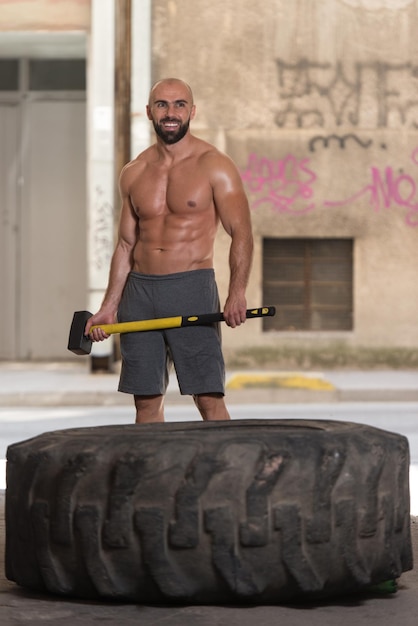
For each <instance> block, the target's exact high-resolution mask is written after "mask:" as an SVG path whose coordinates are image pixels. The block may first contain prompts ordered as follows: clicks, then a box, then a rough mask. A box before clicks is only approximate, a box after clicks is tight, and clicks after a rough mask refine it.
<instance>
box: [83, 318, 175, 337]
mask: <svg viewBox="0 0 418 626" xmlns="http://www.w3.org/2000/svg"><path fill="white" fill-rule="evenodd" d="M182 319H183V318H182V317H181V315H178V316H177V317H160V318H157V319H151V320H140V321H136V322H119V323H118V324H96V325H95V326H92V327H91V328H90V331H92V330H93V329H94V328H101V329H102V330H103V331H104V332H105V333H107V334H108V335H114V334H116V333H134V332H138V331H141V330H163V329H164V328H179V327H180V326H181V323H182Z"/></svg>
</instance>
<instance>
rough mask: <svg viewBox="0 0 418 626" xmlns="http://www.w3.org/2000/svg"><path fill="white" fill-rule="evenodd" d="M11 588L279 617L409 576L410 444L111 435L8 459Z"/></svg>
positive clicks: (60, 441) (334, 435) (212, 427)
mask: <svg viewBox="0 0 418 626" xmlns="http://www.w3.org/2000/svg"><path fill="white" fill-rule="evenodd" d="M7 461H8V463H7V491H6V575H7V577H8V578H9V579H10V580H12V581H15V582H16V583H17V584H19V585H21V586H23V587H27V588H30V589H32V590H37V591H49V592H53V593H58V594H63V595H68V596H75V597H81V598H87V599H98V598H112V599H117V600H124V601H126V600H128V601H136V602H141V603H152V604H155V603H162V602H165V603H167V602H168V603H173V602H181V603H195V604H196V603H197V604H213V603H217V604H219V603H221V604H226V603H234V604H237V603H248V602H251V603H264V604H267V603H280V602H283V601H288V600H290V599H292V600H294V599H296V598H299V599H300V598H303V599H306V598H315V597H326V596H331V595H337V594H346V593H349V592H355V591H357V590H360V589H363V588H365V587H367V586H369V585H372V584H377V583H380V582H383V581H385V580H388V579H394V578H397V577H399V576H400V574H401V573H402V572H403V571H406V570H408V569H411V568H412V548H411V536H410V516H409V475H408V472H409V448H408V442H407V439H406V438H405V437H403V436H400V435H397V434H394V433H389V432H386V431H383V430H380V429H376V428H372V427H368V426H363V425H358V424H352V423H346V422H332V421H308V420H307V421H300V420H254V421H232V422H218V423H216V422H211V423H204V422H192V423H174V424H173V423H171V424H156V425H155V424H154V425H153V424H146V425H141V426H138V425H132V426H105V427H96V428H79V429H72V430H62V431H56V432H51V433H46V434H44V435H41V436H39V437H36V438H34V439H31V440H28V441H25V442H21V443H17V444H14V445H12V446H10V447H9V449H8V453H7Z"/></svg>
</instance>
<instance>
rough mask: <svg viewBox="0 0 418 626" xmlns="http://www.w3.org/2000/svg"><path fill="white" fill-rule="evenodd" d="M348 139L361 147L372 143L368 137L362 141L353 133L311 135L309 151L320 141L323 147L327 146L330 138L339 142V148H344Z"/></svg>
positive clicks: (366, 146)
mask: <svg viewBox="0 0 418 626" xmlns="http://www.w3.org/2000/svg"><path fill="white" fill-rule="evenodd" d="M348 139H352V140H353V141H355V142H357V143H358V145H359V146H361V147H362V148H369V147H370V146H371V145H372V143H373V141H372V140H371V139H368V140H367V141H362V140H361V139H360V138H359V137H357V135H353V133H349V134H347V135H328V136H327V137H324V136H321V135H317V136H316V137H312V139H311V140H310V142H309V144H308V145H309V150H310V151H311V152H315V144H317V143H321V144H322V145H323V146H324V148H328V146H329V144H330V143H331V141H332V140H335V141H336V142H337V144H339V146H340V148H341V149H342V150H344V149H345V144H346V143H347V141H348Z"/></svg>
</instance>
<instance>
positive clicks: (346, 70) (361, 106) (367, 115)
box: [275, 59, 418, 129]
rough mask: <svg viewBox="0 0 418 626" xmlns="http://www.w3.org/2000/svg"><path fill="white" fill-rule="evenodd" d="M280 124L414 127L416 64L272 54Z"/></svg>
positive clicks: (416, 117)
mask: <svg viewBox="0 0 418 626" xmlns="http://www.w3.org/2000/svg"><path fill="white" fill-rule="evenodd" d="M276 63H277V70H278V86H279V94H278V96H279V103H280V104H279V108H278V111H277V112H276V116H275V122H276V124H277V126H279V127H281V128H282V127H289V126H290V127H297V128H317V127H326V126H329V125H337V126H342V125H344V126H359V127H363V128H366V127H368V128H376V127H377V128H383V127H391V128H398V127H407V128H413V129H417V128H418V95H417V94H418V65H414V64H412V63H386V62H381V61H375V62H370V63H360V62H359V63H353V64H352V65H349V64H348V63H346V64H343V62H342V61H338V62H337V63H336V64H332V63H316V62H313V61H309V60H308V59H300V60H299V61H298V62H297V63H286V62H285V61H283V60H282V59H277V60H276Z"/></svg>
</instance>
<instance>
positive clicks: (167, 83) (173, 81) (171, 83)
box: [148, 78, 193, 106]
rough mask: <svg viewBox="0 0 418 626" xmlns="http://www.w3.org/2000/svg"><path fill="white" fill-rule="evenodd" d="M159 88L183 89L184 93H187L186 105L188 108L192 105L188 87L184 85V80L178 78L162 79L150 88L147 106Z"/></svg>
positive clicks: (190, 92) (191, 93) (191, 95)
mask: <svg viewBox="0 0 418 626" xmlns="http://www.w3.org/2000/svg"><path fill="white" fill-rule="evenodd" d="M161 87H163V88H164V87H177V88H181V89H183V90H184V92H185V93H187V101H188V103H189V104H190V106H192V105H193V92H192V90H191V88H190V86H189V85H188V84H187V83H185V82H184V80H180V78H163V79H162V80H159V81H157V82H156V83H155V84H154V85H153V86H152V88H151V91H150V94H149V100H148V104H149V105H151V104H152V102H153V101H154V99H155V98H156V94H157V93H158V91H159V90H160V88H161Z"/></svg>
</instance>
